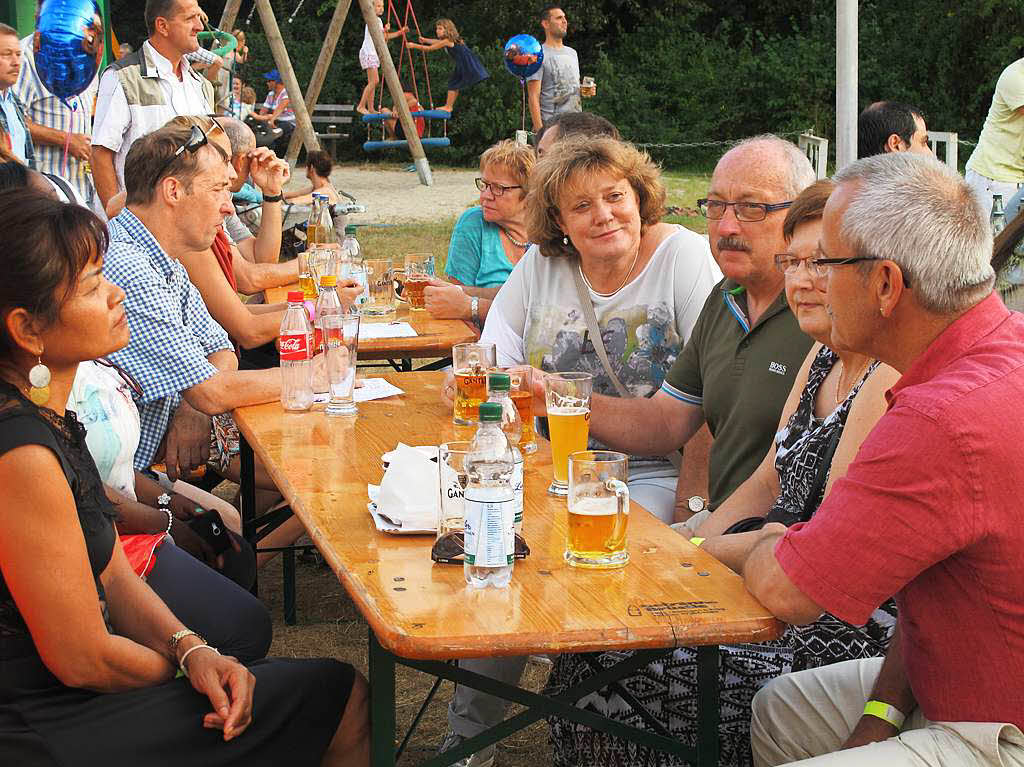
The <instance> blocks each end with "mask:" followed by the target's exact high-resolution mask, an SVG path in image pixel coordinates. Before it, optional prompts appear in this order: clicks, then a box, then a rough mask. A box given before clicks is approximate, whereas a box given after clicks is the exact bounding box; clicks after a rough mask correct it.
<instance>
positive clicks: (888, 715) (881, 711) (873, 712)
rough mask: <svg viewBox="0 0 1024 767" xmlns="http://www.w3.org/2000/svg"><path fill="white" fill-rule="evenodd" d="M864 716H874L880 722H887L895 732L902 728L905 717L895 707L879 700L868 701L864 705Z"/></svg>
mask: <svg viewBox="0 0 1024 767" xmlns="http://www.w3.org/2000/svg"><path fill="white" fill-rule="evenodd" d="M864 715H865V716H874V717H877V718H879V719H881V720H882V721H885V722H888V723H889V724H891V725H892V726H893V727H895V728H896V729H897V730H898V729H900V728H901V727H902V726H903V722H904V720H905V719H906V716H904V715H903V712H902V711H900V710H899V709H898V708H896V707H895V706H890V705H889V704H888V703H882V701H880V700H869V701H868V702H867V703H865V704H864Z"/></svg>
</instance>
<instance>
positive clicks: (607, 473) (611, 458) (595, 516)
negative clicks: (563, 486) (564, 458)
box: [565, 450, 629, 569]
mask: <svg viewBox="0 0 1024 767" xmlns="http://www.w3.org/2000/svg"><path fill="white" fill-rule="evenodd" d="M628 478H629V459H628V458H627V457H626V456H625V455H623V454H622V453H613V452H611V451H608V450H582V451H580V452H578V453H573V454H572V455H570V456H569V525H568V528H567V530H566V540H565V561H566V562H568V563H569V564H570V565H572V566H573V567H590V568H595V569H608V568H613V567H623V566H625V565H626V563H627V562H629V552H628V551H627V550H626V532H627V528H628V526H629V488H628V487H627V486H626V481H627V480H628Z"/></svg>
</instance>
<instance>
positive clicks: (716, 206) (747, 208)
mask: <svg viewBox="0 0 1024 767" xmlns="http://www.w3.org/2000/svg"><path fill="white" fill-rule="evenodd" d="M792 204H793V201H792V200H787V201H786V202H771V203H769V202H726V201H725V200H709V199H708V198H707V197H702V198H701V199H699V200H697V207H698V208H700V213H701V215H702V216H704V218H709V219H711V220H712V221H717V220H718V219H720V218H722V217H723V216H724V215H725V209H726V208H728V207H729V206H730V205H731V206H732V209H733V213H735V214H736V219H737V220H739V221H764V220H765V218H766V217H767V216H768V214H769V213H773V212H774V211H776V210H783V209H785V208H788V207H789V206H790V205H792Z"/></svg>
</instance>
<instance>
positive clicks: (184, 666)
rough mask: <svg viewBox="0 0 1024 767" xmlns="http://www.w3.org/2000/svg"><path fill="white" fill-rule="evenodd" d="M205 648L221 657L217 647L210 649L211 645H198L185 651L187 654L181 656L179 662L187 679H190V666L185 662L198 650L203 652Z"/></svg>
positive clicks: (179, 666)
mask: <svg viewBox="0 0 1024 767" xmlns="http://www.w3.org/2000/svg"><path fill="white" fill-rule="evenodd" d="M204 647H205V648H206V649H207V650H213V651H214V652H215V653H217V654H218V655H220V650H218V649H217V648H216V647H210V645H208V644H197V645H193V646H192V647H189V648H188V649H187V650H185V652H183V653H182V654H181V660H179V661H178V668H179V669H180V670H181V673H182V674H184V675H185V676H186V678H187V677H188V666H186V665H185V660H186V659H187V658H188V656H189V655H191V654H192V653H193V652H195V651H196V650H202V649H203V648H204Z"/></svg>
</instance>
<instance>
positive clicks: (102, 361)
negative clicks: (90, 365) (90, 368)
mask: <svg viewBox="0 0 1024 767" xmlns="http://www.w3.org/2000/svg"><path fill="white" fill-rule="evenodd" d="M96 363H97V364H99V365H103V367H107V368H110V369H111V370H113V371H114V372H115V373H117V374H118V375H119V376H120V377H121V380H122V381H124V382H125V384H126V385H127V386H128V388H129V389H131V390H132V393H134V394H135V399H142V396H143V395H144V394H145V391H144V390H143V388H142V384H140V383H139V382H138V381H136V380H135V377H134V376H133V375H132V374H131V373H129V372H128V371H127V370H125V369H124V368H123V367H121V366H120V365H118V364H117V363H116V362H111V361H110V360H108V359H107V358H106V357H100V358H98V359H97V360H96Z"/></svg>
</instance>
